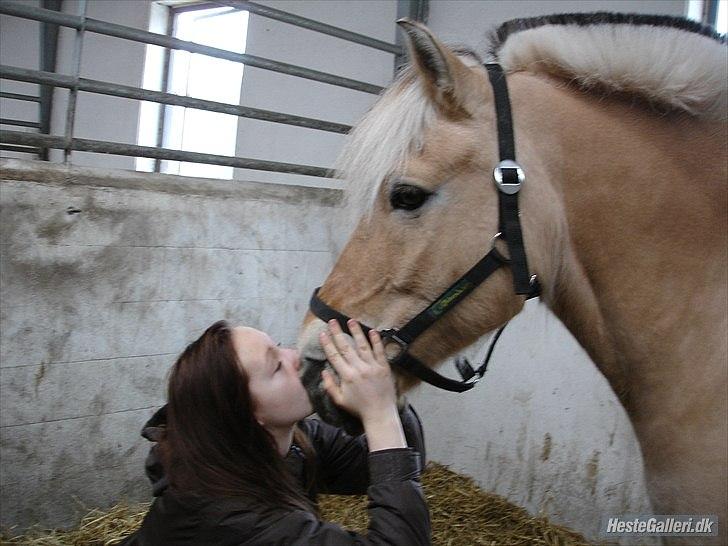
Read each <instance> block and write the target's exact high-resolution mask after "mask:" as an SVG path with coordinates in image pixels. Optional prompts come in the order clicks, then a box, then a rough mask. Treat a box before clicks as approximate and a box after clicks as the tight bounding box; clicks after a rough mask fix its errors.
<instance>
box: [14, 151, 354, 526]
mask: <svg viewBox="0 0 728 546" xmlns="http://www.w3.org/2000/svg"><path fill="white" fill-rule="evenodd" d="M0 172H1V174H0V178H1V179H2V182H1V183H2V186H0V200H1V202H0V205H1V208H0V224H1V225H2V226H3V229H2V240H1V244H2V246H1V247H0V248H1V250H2V261H1V262H0V265H1V266H2V270H1V274H0V281H1V282H0V299H1V300H2V309H1V310H0V330H2V336H1V337H0V362H1V366H2V367H1V368H0V393H1V395H0V403H1V408H0V438H1V440H2V441H1V445H2V448H1V450H0V460H1V461H2V466H1V467H0V488H1V489H2V521H1V523H2V525H11V524H19V525H29V524H32V523H41V524H43V525H68V524H70V523H72V522H73V521H74V518H75V516H76V515H78V511H79V507H78V505H77V503H76V502H74V500H73V498H74V497H77V498H78V499H80V500H81V501H82V502H83V503H84V504H85V505H86V506H88V507H93V506H109V505H111V504H113V503H115V502H117V501H118V500H120V499H123V498H128V499H133V500H146V499H148V497H149V487H148V484H147V483H145V479H144V478H143V474H142V468H143V467H142V465H143V460H144V456H145V453H146V451H147V448H148V446H145V445H144V444H146V442H144V441H142V440H141V439H140V438H139V430H140V427H141V425H142V424H143V422H144V421H145V419H146V418H148V417H149V416H150V415H151V413H152V412H153V410H154V408H156V407H159V406H160V405H161V404H162V403H163V402H164V399H165V392H164V384H165V377H166V374H167V371H168V369H169V367H170V365H171V364H172V362H173V360H174V358H175V356H176V355H177V354H179V352H181V350H182V349H183V348H184V346H185V345H186V344H187V343H189V342H190V341H192V340H193V339H194V338H196V337H197V336H199V335H200V333H202V331H203V330H204V328H206V327H207V326H209V325H210V324H212V322H214V321H215V320H217V319H220V318H227V319H229V320H231V321H234V322H236V323H244V324H249V325H251V326H255V327H257V328H260V329H263V330H265V331H267V332H269V333H270V334H271V335H272V336H273V337H274V339H277V340H280V341H281V342H282V343H284V344H288V345H290V344H292V343H293V342H294V341H295V334H296V330H297V328H298V323H299V321H300V319H301V317H302V316H303V315H304V312H305V308H306V305H307V303H308V298H309V295H310V290H311V289H312V287H313V285H314V284H315V283H316V282H320V281H321V280H323V278H324V276H325V273H326V272H327V271H328V269H330V267H331V265H332V263H331V262H332V253H331V241H332V236H331V231H332V230H331V227H330V226H329V224H328V223H326V222H313V221H311V218H326V217H328V216H330V215H331V209H332V207H333V206H334V205H335V204H336V202H337V201H338V200H339V199H340V197H341V195H340V193H341V192H340V190H331V189H318V188H301V187H292V186H285V185H271V184H262V183H254V182H244V181H239V182H236V184H234V185H231V184H230V182H229V181H216V180H205V179H186V178H181V177H179V178H178V177H174V176H168V175H147V174H136V173H121V172H119V171H102V170H96V169H83V168H70V169H65V168H63V167H62V166H57V165H53V164H44V163H40V162H25V161H18V160H0Z"/></svg>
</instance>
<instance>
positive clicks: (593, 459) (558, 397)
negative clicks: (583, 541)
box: [0, 0, 684, 536]
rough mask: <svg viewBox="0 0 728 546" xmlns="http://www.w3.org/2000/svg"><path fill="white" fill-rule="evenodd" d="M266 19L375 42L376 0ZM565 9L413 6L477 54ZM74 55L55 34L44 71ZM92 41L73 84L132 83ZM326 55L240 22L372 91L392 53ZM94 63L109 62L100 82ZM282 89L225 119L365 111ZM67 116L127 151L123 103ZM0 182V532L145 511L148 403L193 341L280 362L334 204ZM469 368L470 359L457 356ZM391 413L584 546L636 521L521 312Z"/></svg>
mask: <svg viewBox="0 0 728 546" xmlns="http://www.w3.org/2000/svg"><path fill="white" fill-rule="evenodd" d="M120 4H121V3H115V2H94V1H91V2H90V3H89V15H90V16H92V17H97V18H99V19H104V20H109V21H114V22H119V23H123V24H131V25H134V26H138V27H141V28H144V27H145V26H146V24H147V13H148V9H147V8H148V2H147V1H146V0H143V1H142V0H140V1H136V2H130V1H129V2H124V3H123V5H124V6H129V5H132V4H134V6H135V8H134V9H126V10H124V9H122V8H120V7H119V5H120ZM266 4H268V5H271V6H274V7H278V8H281V9H287V10H290V11H293V12H295V13H300V14H301V15H305V16H307V17H311V18H314V19H319V20H322V21H325V22H328V23H331V24H337V25H340V26H344V27H347V28H350V29H352V30H355V31H358V32H363V33H367V34H372V35H375V36H376V37H379V38H381V39H384V40H387V41H393V39H394V25H392V20H393V19H394V17H395V11H396V10H395V3H394V2H393V1H382V2H306V3H303V2H266ZM64 9H67V10H71V11H72V10H73V9H75V8H74V3H73V2H66V6H65V7H64ZM578 9H584V4H583V3H580V2H579V3H577V2H566V1H561V2H555V1H551V2H517V3H515V2H514V3H511V2H468V1H457V2H450V1H438V0H433V1H432V2H431V4H430V26H431V27H432V28H433V30H435V32H436V33H438V34H439V35H440V36H442V37H443V38H444V39H446V40H448V41H454V42H461V43H466V44H468V45H470V46H474V47H476V48H478V47H481V46H482V45H483V44H484V41H483V36H484V32H485V29H487V28H490V27H491V26H493V25H495V24H497V23H499V22H501V21H503V20H506V19H508V18H511V17H515V16H525V15H536V14H540V13H550V12H556V11H575V10H578ZM588 9H590V10H598V9H620V10H622V11H647V12H660V13H671V14H681V13H682V12H683V9H684V2H682V1H680V2H677V1H673V2H670V1H666V2H634V1H624V2H615V1H594V2H590V3H589V4H588ZM94 10H96V11H94ZM9 19H10V18H5V17H3V18H0V27H1V28H2V30H3V32H0V40H2V41H1V42H0V46H2V47H0V60H1V61H2V62H4V63H8V64H15V65H19V66H28V67H35V66H37V65H36V64H34V63H36V62H37V61H35V59H37V57H34V55H35V54H37V51H33V50H32V47H35V46H36V45H35V44H36V38H35V37H34V36H33V35H32V30H31V27H30V26H29V25H36V26H37V24H36V23H30V22H22V21H21V22H17V20H13V21H15V22H14V23H13V24H12V25H10V24H9ZM28 36H31V37H32V39H28ZM64 36H65V37H64ZM72 36H73V32H71V31H68V30H66V31H65V32H64V34H63V36H62V47H61V49H62V51H63V52H64V53H63V54H62V60H59V71H61V72H64V71H67V70H68V68H67V67H68V64H64V63H68V62H69V58H70V57H68V54H69V53H68V51H69V49H68V48H69V45H68V44H69V43H70V40H72ZM96 38H97V39H98V40H99V41H98V43H96V42H94V43H93V46H88V45H87V47H86V48H85V50H84V51H85V53H84V58H85V59H86V62H88V63H89V64H90V66H87V67H85V68H84V76H86V77H90V78H97V79H102V80H108V81H116V82H120V83H126V84H130V85H138V84H139V82H140V81H141V63H143V48H142V47H141V46H137V44H127V45H128V47H129V49H123V50H122V49H119V48H121V47H126V46H124V45H122V44H125V43H124V42H122V41H120V40H116V39H114V38H106V37H96ZM63 40H65V42H64V41H63ZM333 40H334V39H333V38H329V37H325V36H317V35H314V34H313V33H311V32H310V31H304V30H295V29H293V27H290V26H288V25H284V24H283V23H277V22H274V21H268V20H265V19H261V18H258V17H256V16H251V24H250V27H249V35H248V52H249V53H252V54H256V55H262V56H269V57H272V58H276V59H279V60H282V61H286V62H293V63H300V64H304V65H306V66H310V67H311V68H315V69H319V70H326V71H330V72H334V73H338V74H341V75H344V76H348V77H353V78H359V79H363V80H366V81H370V82H372V83H377V84H380V85H384V84H386V83H387V80H388V79H389V77H390V76H391V60H392V58H391V55H389V54H384V53H377V52H371V51H368V50H365V49H364V48H362V47H361V46H356V45H353V44H349V45H346V44H345V45H342V44H343V42H339V41H337V42H334V41H333ZM89 43H90V42H87V44H89ZM28 44H31V45H28ZM63 44H65V45H63ZM26 46H27V47H26ZM365 51H368V52H367V53H365ZM112 52H113V58H114V59H115V60H118V62H115V63H109V62H108V59H109V57H110V55H112ZM117 57H118V59H117ZM329 59H330V60H329ZM23 63H27V64H23ZM282 78H283V76H280V75H277V74H271V73H266V72H264V71H261V70H256V69H251V68H247V69H246V71H245V75H244V79H243V93H242V97H243V98H242V99H241V102H242V103H243V104H246V105H249V106H254V107H260V108H271V109H278V110H283V111H287V112H291V113H296V114H300V115H307V116H313V117H321V118H324V119H330V120H333V121H340V122H344V123H352V122H353V121H354V120H355V119H356V118H357V117H358V116H359V115H360V114H361V113H362V112H363V111H364V110H365V109H366V108H367V107H368V106H369V105H370V104H371V101H372V100H373V99H374V97H372V96H369V95H366V94H363V93H359V92H355V91H348V90H344V89H335V88H329V87H328V86H324V85H323V84H317V83H315V82H308V81H305V80H298V79H287V80H283V79H282ZM291 81H295V82H296V86H295V87H293V86H292V85H290V82H291ZM2 85H3V89H4V90H5V89H7V90H12V91H17V92H28V91H27V90H22V89H18V88H16V87H14V88H13V89H10V88H9V87H6V85H8V82H5V81H3V84H2ZM61 93H62V92H61ZM82 99H83V100H81V101H80V102H79V118H78V131H77V135H78V136H83V137H86V138H101V139H108V140H117V141H122V142H135V139H136V123H137V114H136V110H135V108H137V107H136V105H134V104H133V103H131V101H125V100H123V99H112V98H100V97H95V98H94V97H92V96H91V95H83V94H82ZM96 99H98V102H96ZM57 100H58V101H61V102H62V101H63V96H62V95H59V97H58V99H57ZM5 104H7V103H0V105H5ZM57 104H58V103H57ZM62 112H63V110H62V107H61V108H58V107H57V108H56V110H55V115H54V128H53V132H55V133H58V132H62V123H60V118H59V116H60V117H62V116H63V114H62ZM106 112H113V113H114V115H113V116H106V115H105V114H106ZM3 115H6V114H3ZM7 117H12V116H10V115H8V116H7ZM340 145H341V137H340V136H337V135H329V134H324V133H321V132H318V131H311V130H306V129H297V128H289V127H274V126H269V125H267V124H263V123H262V122H255V121H250V120H241V122H240V125H239V139H238V154H240V155H249V156H251V157H261V158H267V159H274V160H281V161H293V162H296V161H300V162H302V163H309V164H319V165H329V164H331V162H333V158H334V157H335V155H336V153H337V151H338V149H339V147H340ZM74 162H75V163H76V164H79V165H89V166H91V165H93V166H113V167H119V168H125V169H130V168H132V167H133V162H132V159H131V158H113V157H111V156H100V155H94V154H74ZM2 168H3V175H2V178H3V180H4V181H3V182H2V187H1V188H0V190H1V191H0V201H1V204H2V211H1V214H2V216H1V219H0V221H1V225H2V231H3V233H2V240H1V243H2V246H0V250H1V251H2V262H1V265H2V274H1V275H0V296H1V297H2V307H1V309H0V327H1V330H2V333H1V336H0V359H1V360H2V363H1V365H2V367H1V368H0V386H1V389H2V390H1V391H0V399H1V400H0V403H1V408H0V409H1V419H0V421H1V422H0V431H1V434H2V446H3V447H2V453H0V458H1V460H2V467H1V472H0V484H1V485H2V490H3V493H2V504H3V509H2V523H3V524H15V523H17V524H21V525H25V524H29V523H34V522H42V523H43V524H44V525H66V524H69V523H71V519H72V516H73V514H74V503H73V502H72V501H71V500H70V499H71V495H76V496H78V497H79V498H81V499H82V500H83V501H84V502H85V503H86V504H87V505H88V506H96V505H98V506H107V505H109V504H111V503H113V502H115V501H117V500H119V499H121V498H123V497H128V498H132V499H140V498H146V497H147V495H148V489H147V487H146V485H145V483H144V479H143V477H142V476H141V464H142V460H143V456H144V453H145V450H146V446H145V445H144V444H143V443H142V442H141V441H140V440H139V439H138V436H137V435H138V429H139V426H140V424H141V423H142V422H143V421H144V419H145V418H146V417H147V416H148V415H149V414H150V413H151V411H152V409H153V408H154V407H156V406H158V405H159V404H161V403H162V401H163V399H164V393H163V383H164V377H165V374H166V372H167V369H168V367H169V365H170V364H171V361H172V359H173V358H174V356H175V355H176V353H178V352H179V351H180V350H181V348H183V346H184V344H185V343H186V342H188V341H190V340H191V339H192V338H193V337H194V336H196V335H197V334H199V333H200V331H201V330H202V329H203V328H204V327H205V326H207V325H209V324H210V323H211V322H212V321H213V320H215V319H217V318H220V317H228V318H230V319H232V320H236V321H240V322H246V323H248V324H251V325H254V326H257V327H260V328H262V329H264V330H267V331H269V332H271V333H272V335H273V336H274V337H277V338H278V339H280V340H281V341H283V343H292V342H293V340H294V339H295V333H296V329H297V324H298V321H299V320H300V318H301V316H302V315H303V311H304V308H305V303H306V300H307V298H308V296H309V291H310V289H311V288H312V287H313V286H315V285H316V284H317V283H318V282H320V280H322V278H323V277H324V276H325V273H326V271H327V270H328V269H329V268H330V266H331V264H332V260H333V254H332V248H333V245H334V244H335V243H337V240H336V239H337V238H338V237H339V233H338V230H337V229H336V227H335V226H332V225H331V223H330V221H331V218H333V212H334V211H335V210H336V208H337V207H335V205H334V201H335V200H336V199H337V198H338V194H337V193H336V191H334V190H323V189H322V190H315V189H306V188H300V187H294V186H292V185H287V184H303V185H306V184H311V183H315V184H320V183H321V181H320V180H314V181H312V180H311V179H309V178H307V177H297V176H293V175H289V176H283V175H273V174H270V173H258V172H253V171H243V170H237V171H236V173H235V177H236V178H238V179H240V181H239V182H235V183H234V184H231V183H230V182H219V181H209V180H199V179H194V180H193V179H178V178H175V177H165V176H160V175H154V176H148V175H140V174H137V175H135V174H133V173H129V172H121V171H113V172H112V171H105V170H103V171H102V170H93V169H90V170H89V169H78V168H76V169H70V170H65V169H63V168H60V167H58V168H53V167H52V166H48V165H44V166H39V165H38V164H22V163H17V162H4V163H2ZM247 180H256V181H266V182H267V181H270V182H276V183H280V182H284V184H283V185H280V186H274V185H269V184H263V185H259V184H256V183H252V182H247ZM286 183H287V184H286ZM329 185H332V186H335V185H336V183H335V182H334V183H332V184H329ZM69 207H72V208H73V209H78V210H80V211H81V212H78V213H73V212H72V211H71V213H69ZM312 219H314V220H312ZM482 354H483V351H482V348H481V347H474V348H473V349H472V351H470V356H471V357H481V356H482ZM446 371H447V373H451V370H449V369H448V370H446ZM411 398H412V400H413V401H414V402H415V405H416V407H417V408H418V410H419V412H420V414H421V415H422V417H423V419H424V421H425V426H426V431H427V443H428V449H429V454H430V457H431V458H432V459H434V460H438V461H440V462H443V463H446V464H450V465H451V466H452V467H453V469H455V470H457V471H461V472H464V473H466V474H469V475H471V476H474V477H475V478H476V479H477V480H478V481H479V482H480V483H481V484H482V485H483V486H484V487H486V488H487V489H489V490H493V491H496V492H498V493H500V494H503V495H505V496H507V497H508V498H509V499H511V500H512V501H514V502H517V503H519V504H521V505H523V506H525V507H527V508H528V509H529V510H531V511H532V512H534V513H535V512H539V511H543V512H545V513H547V514H549V515H551V516H552V517H554V518H555V519H556V520H557V521H561V522H563V523H567V524H569V525H572V526H573V527H575V528H576V529H579V530H581V531H583V532H586V533H587V534H589V535H591V536H595V533H596V528H597V525H598V523H599V520H600V517H601V515H603V514H608V513H614V514H621V513H625V512H646V511H648V501H647V497H646V494H645V491H644V484H643V478H642V473H641V458H640V453H639V447H638V445H637V444H636V442H635V439H634V435H633V433H632V430H631V427H630V426H629V423H628V421H627V419H626V417H625V415H624V412H623V411H622V409H621V408H620V406H619V404H618V403H617V401H616V399H615V397H614V396H613V394H612V393H611V391H610V389H609V387H608V385H607V384H606V382H605V381H604V380H603V378H602V377H601V376H600V375H599V374H598V373H597V372H596V369H595V368H594V366H593V364H592V363H591V362H590V361H589V359H588V358H587V357H586V355H585V354H584V352H583V351H582V350H581V348H580V347H579V346H578V344H577V343H576V342H575V341H574V340H573V338H572V337H571V336H570V335H569V334H568V332H566V330H565V329H564V328H563V326H562V325H561V324H560V322H558V320H557V319H555V318H554V317H553V316H552V315H551V314H550V313H548V312H547V311H546V310H545V309H544V308H543V306H541V305H539V304H538V303H537V302H531V303H529V304H528V305H527V308H526V310H525V311H524V313H522V314H521V315H520V316H519V317H518V318H516V319H515V320H514V321H513V322H512V324H511V325H510V326H509V328H508V330H507V331H506V333H505V334H504V335H503V337H502V338H501V341H500V342H499V346H498V348H497V349H496V353H495V355H494V359H493V362H492V365H491V370H490V371H489V374H488V377H487V378H486V380H485V381H484V383H483V384H481V385H479V386H478V388H476V389H474V390H473V391H471V392H470V393H466V394H463V395H456V394H449V393H444V392H439V391H436V390H434V389H433V388H431V387H422V388H419V389H417V391H416V392H413V393H412V395H411Z"/></svg>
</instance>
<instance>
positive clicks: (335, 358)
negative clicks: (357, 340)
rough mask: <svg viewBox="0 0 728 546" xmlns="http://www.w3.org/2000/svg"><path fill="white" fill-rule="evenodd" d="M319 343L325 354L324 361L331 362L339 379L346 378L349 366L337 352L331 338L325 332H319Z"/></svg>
mask: <svg viewBox="0 0 728 546" xmlns="http://www.w3.org/2000/svg"><path fill="white" fill-rule="evenodd" d="M319 341H321V347H322V348H323V350H324V354H326V359H327V360H328V361H329V362H331V365H332V366H333V367H334V369H335V370H336V373H338V374H339V376H340V377H344V376H348V374H349V364H348V362H347V361H346V359H345V358H344V357H343V356H341V354H340V353H339V350H338V349H337V347H336V345H335V344H334V341H333V340H332V339H331V336H329V334H328V333H326V332H321V333H320V334H319Z"/></svg>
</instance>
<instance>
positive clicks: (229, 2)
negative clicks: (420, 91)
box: [0, 0, 427, 177]
mask: <svg viewBox="0 0 728 546" xmlns="http://www.w3.org/2000/svg"><path fill="white" fill-rule="evenodd" d="M48 1H49V0H46V2H44V3H43V5H46V3H47V2H48ZM213 3H214V4H218V5H222V6H228V7H231V8H234V9H238V10H245V11H249V12H250V13H254V14H257V15H259V16H262V17H266V18H270V19H275V20H278V21H282V22H284V23H287V24H291V25H295V26H298V27H301V28H306V29H309V30H312V31H315V32H319V33H323V34H327V35H329V36H335V37H337V38H340V39H343V40H347V41H350V42H354V43H357V44H360V45H363V46H366V47H370V48H374V49H378V50H381V51H386V52H388V53H392V54H393V55H395V56H396V58H397V59H400V58H401V57H402V56H403V48H402V46H401V44H390V43H387V42H384V41H381V40H377V39H375V38H371V37H368V36H365V35H362V34H357V33H355V32H351V31H348V30H345V29H342V28H338V27H335V26H332V25H328V24H325V23H321V22H318V21H314V20H311V19H307V18H304V17H300V16H298V15H294V14H291V13H288V12H285V11H281V10H277V9H273V8H269V7H266V6H262V5H260V4H256V3H254V2H248V1H242V0H215V1H214V2H213ZM80 5H81V12H82V15H71V14H68V13H62V12H60V11H58V9H59V8H60V5H59V4H55V7H56V9H44V8H37V7H32V6H27V5H23V4H19V3H16V2H9V1H3V2H0V14H4V15H10V16H14V17H20V18H23V19H29V20H34V21H38V22H40V23H42V24H45V25H47V26H48V27H49V28H54V27H55V33H56V35H57V28H58V27H59V26H60V27H67V28H72V29H75V30H76V40H75V43H74V63H73V65H74V70H75V73H74V74H73V75H65V74H58V73H56V72H53V71H49V70H31V69H27V68H21V67H15V66H6V65H0V79H6V80H12V81H18V82H27V83H34V84H40V85H41V94H40V95H41V96H38V97H36V96H32V95H25V94H21V93H7V92H3V93H0V97H3V98H6V99H13V100H22V101H33V102H38V103H39V104H40V105H41V116H40V117H41V119H40V121H25V120H16V119H6V118H0V124H2V125H9V126H22V127H26V128H33V129H39V130H40V131H41V132H40V133H33V132H23V131H15V130H5V129H3V130H0V143H1V148H2V149H5V150H11V151H16V152H17V151H25V152H32V153H38V154H39V155H40V156H41V157H43V156H44V155H45V158H47V150H48V149H60V150H64V157H65V160H66V161H68V160H69V155H70V153H71V151H83V152H95V153H104V154H113V155H123V156H134V157H144V158H153V159H157V160H173V161H185V162H192V163H205V164H211V165H223V166H229V167H237V168H244V169H254V170H264V171H275V172H281V173H294V174H305V175H309V176H318V177H330V176H332V173H331V172H330V170H329V169H327V168H324V167H316V166H311V165H298V164H291V163H281V162H277V161H265V160H259V159H251V158H244V157H233V156H225V155H215V154H206V153H198V152H190V151H184V150H173V149H168V148H162V147H149V146H138V145H133V144H122V143H118V142H107V141H100V140H92V139H81V138H75V137H74V136H73V126H74V120H75V108H76V96H77V94H78V92H79V91H85V92H89V93H97V94H102V95H109V96H114V97H123V98H128V99H136V100H139V101H151V102H155V103H159V104H163V105H171V106H183V107H186V108H195V109H199V110H205V111H209V112H219V113H224V114H230V115H234V116H238V117H243V118H250V119H257V120H262V121H267V122H271V123H282V124H287V125H293V126H297V127H305V128H309V129H316V130H320V131H328V132H333V133H340V134H343V133H347V132H348V131H349V130H350V129H351V127H350V126H348V125H345V124H341V123H335V122H331V121H325V120H321V119H315V118H308V117H303V116H296V115H291V114H286V113H283V112H275V111H270V110H262V109H258V108H249V107H246V106H241V105H237V104H226V103H221V102H215V101H210V100H203V99H196V98H192V97H187V96H182V95H176V94H172V93H166V92H161V91H152V90H148V89H142V88H139V87H133V86H127V85H120V84H116V83H111V82H104V81H98V80H91V79H86V78H81V77H80V59H81V50H82V47H83V38H84V35H85V33H87V32H92V33H96V34H102V35H106V36H113V37H116V38H121V39H125V40H130V41H134V42H139V43H143V44H148V45H156V46H161V47H164V48H168V49H178V50H184V51H189V52H191V53H199V54H202V55H207V56H211V57H215V58H219V59H226V60H228V61H233V62H237V63H242V64H244V65H247V66H252V67H256V68H261V69H264V70H270V71H274V72H279V73H282V74H287V75H290V76H295V77H299V78H305V79H309V80H313V81H317V82H322V83H325V84H329V85H334V86H339V87H343V88H348V89H353V90H356V91H360V92H363V93H371V94H378V93H380V92H381V91H382V89H383V88H382V87H380V86H377V85H373V84H371V83H367V82H362V81H358V80H353V79H349V78H344V77H342V76H337V75H335V74H329V73H326V72H320V71H317V70H312V69H309V68H305V67H301V66H297V65H292V64H287V63H283V62H279V61H275V60H272V59H267V58H263V57H258V56H255V55H249V54H245V53H236V52H232V51H227V50H224V49H219V48H215V47H211V46H207V45H202V44H198V43H195V42H190V41H185V40H181V39H179V38H174V37H172V36H168V35H163V34H157V33H154V32H148V31H145V30H140V29H135V28H131V27H127V26H123V25H118V24H114V23H109V22H105V21H100V20H97V19H92V18H89V17H86V15H85V12H86V10H85V0H82V1H81V3H80ZM426 7H427V0H409V1H407V2H404V1H400V5H399V11H400V13H401V12H402V10H403V9H406V10H407V11H408V13H410V14H411V13H426ZM41 39H42V40H43V39H44V38H43V37H42V38H41ZM45 41H47V38H46V40H45ZM43 55H44V52H43V51H41V56H43ZM45 55H46V57H52V58H53V59H55V51H53V52H52V55H49V54H48V52H47V51H46V52H45ZM41 68H43V66H42V67H41ZM57 87H60V88H65V89H69V90H70V93H69V101H68V106H67V111H66V126H65V131H64V133H65V134H64V135H51V134H48V133H49V131H50V122H49V121H50V104H49V101H48V100H44V97H43V95H44V90H45V94H46V95H47V90H48V89H51V90H52V89H54V88H57ZM44 109H45V112H44V111H43V110H44ZM43 133H45V134H43Z"/></svg>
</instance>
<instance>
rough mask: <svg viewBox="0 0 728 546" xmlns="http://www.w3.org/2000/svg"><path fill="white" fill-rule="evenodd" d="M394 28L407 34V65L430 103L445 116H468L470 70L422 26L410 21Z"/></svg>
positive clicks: (471, 91) (471, 90) (471, 83)
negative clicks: (422, 84)
mask: <svg viewBox="0 0 728 546" xmlns="http://www.w3.org/2000/svg"><path fill="white" fill-rule="evenodd" d="M397 24H398V25H399V26H400V27H402V29H403V30H404V31H405V32H406V33H407V38H408V40H407V45H408V49H409V55H410V59H411V62H412V64H413V66H414V67H415V68H416V70H417V72H418V73H419V75H420V76H421V77H422V79H423V81H424V82H425V85H426V88H427V90H428V92H429V94H430V96H431V97H432V99H433V100H434V101H435V102H436V103H437V104H438V106H440V107H441V108H443V109H444V110H445V111H446V112H452V113H455V112H458V111H459V112H461V113H462V112H463V111H464V112H465V113H468V114H469V113H472V111H473V110H472V109H471V106H475V105H474V104H472V105H471V104H469V103H471V100H472V97H473V96H474V94H475V93H474V91H476V88H477V84H476V83H475V82H474V76H473V73H472V71H471V69H470V67H468V66H467V65H466V64H465V63H464V62H463V61H462V60H460V58H458V56H457V55H456V54H455V53H454V52H453V51H452V50H451V49H450V48H448V47H447V46H446V45H444V44H443V43H441V42H440V41H439V40H438V39H437V38H435V36H434V35H433V34H432V32H430V29H428V28H427V27H426V26H425V25H423V24H420V23H417V22H415V21H412V20H410V19H400V20H398V21H397Z"/></svg>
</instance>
